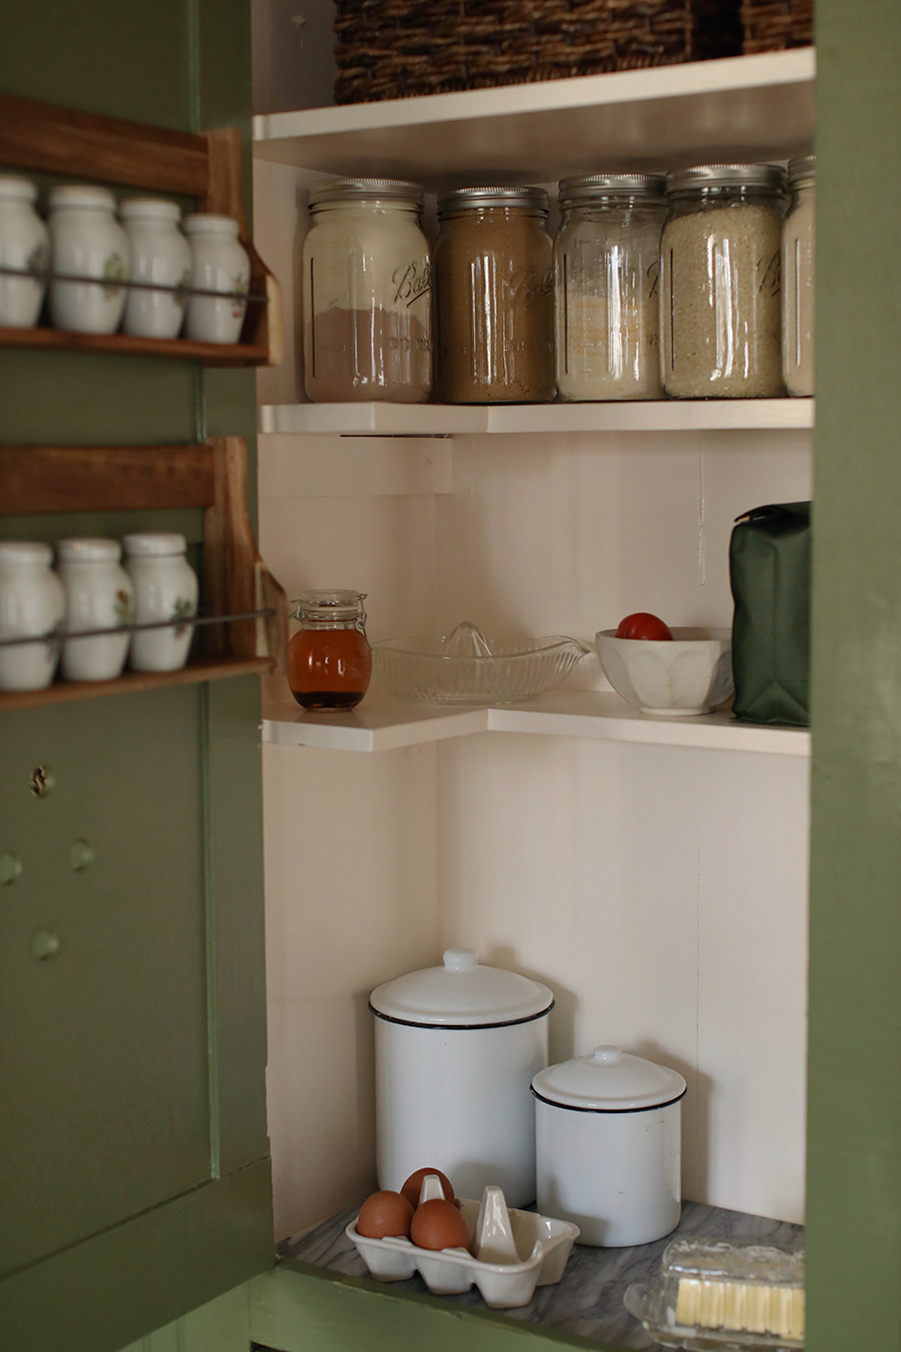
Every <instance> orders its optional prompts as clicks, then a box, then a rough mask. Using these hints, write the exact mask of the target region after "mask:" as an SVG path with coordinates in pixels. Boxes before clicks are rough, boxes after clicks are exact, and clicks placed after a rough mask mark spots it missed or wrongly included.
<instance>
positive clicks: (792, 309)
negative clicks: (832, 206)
mask: <svg viewBox="0 0 901 1352" xmlns="http://www.w3.org/2000/svg"><path fill="white" fill-rule="evenodd" d="M815 175H816V156H815V155H801V156H798V157H797V158H796V159H793V160H789V162H788V190H789V198H790V200H789V208H788V215H787V216H786V218H785V229H784V233H783V236H782V302H783V304H782V362H783V375H784V376H785V385H786V388H787V390H788V392H789V394H794V395H811V394H813V324H814V299H815V279H814V264H815V254H816V235H815V223H814V204H815V188H814V178H815Z"/></svg>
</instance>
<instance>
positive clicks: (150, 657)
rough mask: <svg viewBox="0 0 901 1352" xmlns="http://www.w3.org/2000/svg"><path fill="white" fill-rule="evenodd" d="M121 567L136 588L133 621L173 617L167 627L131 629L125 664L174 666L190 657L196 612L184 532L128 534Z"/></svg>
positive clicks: (151, 668) (194, 586) (150, 667)
mask: <svg viewBox="0 0 901 1352" xmlns="http://www.w3.org/2000/svg"><path fill="white" fill-rule="evenodd" d="M122 548H123V550H124V552H125V571H126V572H127V573H128V575H129V577H130V578H131V580H132V583H133V585H134V589H135V623H136V624H153V623H154V622H156V621H158V620H174V621H176V623H175V624H174V625H173V626H172V628H171V629H146V630H144V631H141V630H138V631H136V632H135V633H134V634H132V639H131V649H130V650H129V654H128V665H129V666H130V667H133V668H134V669H135V671H178V670H179V668H181V667H183V666H184V665H185V662H186V661H187V660H188V649H189V648H190V646H191V635H192V634H193V633H194V626H193V625H192V624H190V623H186V622H185V621H186V620H189V619H190V617H192V616H194V615H195V614H196V613H197V592H198V586H197V574H196V573H195V572H194V569H193V568H192V567H191V565H190V564H189V563H188V561H187V559H186V558H185V550H186V549H187V544H186V541H185V537H184V536H183V535H162V534H146V535H126V536H125V537H124V539H123V540H122Z"/></svg>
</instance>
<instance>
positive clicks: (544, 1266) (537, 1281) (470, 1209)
mask: <svg viewBox="0 0 901 1352" xmlns="http://www.w3.org/2000/svg"><path fill="white" fill-rule="evenodd" d="M433 1177H434V1176H430V1177H429V1178H427V1179H426V1182H425V1183H424V1184H423V1196H422V1199H421V1200H423V1201H424V1200H427V1195H426V1184H428V1183H429V1182H430V1181H431V1179H432V1178H433ZM434 1182H435V1183H437V1182H438V1180H437V1179H434ZM430 1193H431V1195H432V1196H443V1193H441V1192H440V1185H439V1188H438V1190H437V1191H432V1190H431V1189H430ZM459 1206H460V1213H461V1215H462V1216H463V1219H464V1220H465V1222H466V1226H467V1229H468V1230H469V1233H470V1236H471V1238H472V1241H474V1242H473V1248H474V1249H475V1252H476V1253H477V1254H478V1257H477V1258H473V1256H472V1254H471V1253H468V1252H467V1250H466V1249H439V1250H433V1249H420V1248H418V1247H417V1246H416V1245H415V1244H413V1243H411V1241H410V1240H409V1239H406V1238H400V1239H394V1238H387V1239H367V1238H366V1237H365V1236H364V1235H360V1234H358V1233H357V1229H356V1220H354V1221H352V1222H351V1223H350V1225H348V1227H347V1229H346V1231H345V1234H346V1235H347V1237H348V1239H350V1240H351V1241H352V1242H353V1243H354V1244H355V1245H356V1247H357V1251H358V1253H359V1254H360V1257H361V1258H362V1259H363V1262H364V1263H365V1264H366V1266H367V1267H368V1268H369V1271H370V1273H371V1274H372V1276H373V1277H374V1278H375V1279H376V1281H380V1282H399V1281H403V1280H404V1279H405V1278H407V1277H412V1276H413V1274H414V1272H418V1273H419V1275H420V1276H421V1277H422V1279H423V1281H424V1282H425V1284H426V1286H427V1287H428V1288H429V1290H430V1291H431V1292H432V1294H433V1295H435V1296H451V1295H459V1294H460V1293H461V1292H463V1291H468V1290H469V1288H470V1287H471V1286H473V1285H475V1286H477V1287H478V1288H479V1294H480V1295H481V1297H482V1299H483V1300H484V1302H485V1304H486V1305H488V1306H490V1307H491V1309H493V1310H509V1309H514V1308H515V1307H517V1306H520V1305H528V1303H529V1301H530V1300H531V1299H532V1297H533V1295H534V1294H535V1288H536V1286H552V1285H553V1284H554V1283H555V1282H559V1280H560V1278H561V1277H562V1276H563V1269H564V1268H565V1267H566V1260H567V1259H568V1258H569V1255H570V1252H571V1250H572V1246H573V1244H574V1243H575V1242H576V1240H577V1239H578V1238H579V1227H578V1226H577V1225H572V1224H570V1223H569V1222H568V1221H558V1220H553V1219H552V1218H551V1217H550V1216H538V1215H535V1214H534V1212H531V1211H508V1210H507V1205H506V1203H505V1201H504V1194H503V1192H502V1191H501V1189H500V1188H486V1189H485V1192H484V1195H483V1197H482V1201H481V1203H479V1202H472V1201H467V1200H465V1199H464V1198H460V1199H459Z"/></svg>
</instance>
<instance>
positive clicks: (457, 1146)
mask: <svg viewBox="0 0 901 1352" xmlns="http://www.w3.org/2000/svg"><path fill="white" fill-rule="evenodd" d="M553 1005H554V996H553V993H552V992H551V991H550V990H548V988H547V986H543V985H542V984H541V983H540V982H538V981H532V980H530V979H529V978H528V977H525V976H520V975H519V974H518V973H517V972H508V971H505V970H503V969H501V968H497V967H483V966H482V965H481V964H480V963H479V961H478V957H477V955H476V953H475V952H473V950H472V949H469V948H449V949H448V950H447V952H446V953H445V954H444V963H443V966H441V967H428V968H426V969H425V970H423V971H420V972H411V973H410V974H409V975H407V976H401V977H398V978H397V979H396V980H395V981H388V982H386V984H385V985H383V986H379V987H378V988H377V989H376V990H374V991H373V992H372V995H371V996H370V998H369V1008H370V1009H371V1010H372V1012H373V1013H374V1014H375V1016H376V1022H375V1076H376V1157H377V1167H378V1179H379V1187H380V1188H389V1189H392V1190H393V1191H398V1190H399V1189H400V1188H401V1186H402V1185H403V1183H404V1182H405V1180H406V1179H407V1178H408V1177H409V1175H410V1174H411V1173H413V1172H414V1170H416V1169H421V1168H424V1167H426V1166H431V1167H434V1168H436V1169H441V1170H442V1171H443V1172H444V1173H445V1174H447V1176H448V1177H449V1178H451V1179H452V1180H453V1184H454V1190H455V1191H456V1192H457V1193H458V1194H459V1195H460V1196H461V1197H481V1195H482V1189H483V1188H486V1187H491V1186H498V1187H501V1188H503V1190H504V1196H505V1198H506V1200H507V1203H508V1204H509V1205H510V1206H512V1207H521V1206H524V1205H526V1204H527V1203H529V1202H532V1201H534V1199H535V1114H534V1111H533V1108H532V1102H531V1097H530V1094H529V1086H530V1084H531V1081H532V1076H533V1075H534V1074H535V1073H536V1071H538V1070H540V1069H541V1067H542V1066H546V1065H547V1048H548V1015H549V1014H550V1012H551V1009H552V1008H553Z"/></svg>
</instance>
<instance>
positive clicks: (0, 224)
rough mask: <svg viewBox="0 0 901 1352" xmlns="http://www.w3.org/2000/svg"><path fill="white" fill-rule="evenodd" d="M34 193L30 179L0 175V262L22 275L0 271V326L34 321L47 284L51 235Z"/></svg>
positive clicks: (27, 325) (19, 325) (28, 324)
mask: <svg viewBox="0 0 901 1352" xmlns="http://www.w3.org/2000/svg"><path fill="white" fill-rule="evenodd" d="M37 195H38V190H37V187H36V186H35V184H34V183H32V182H31V180H30V179H27V178H16V177H14V176H13V175H12V174H0V263H2V264H3V266H4V267H6V268H15V269H16V270H17V271H19V272H22V273H23V274H24V276H21V277H16V276H13V275H11V274H10V273H0V325H4V326H7V327H9V328H12V329H27V328H31V327H32V325H34V324H36V323H37V319H38V315H39V314H40V311H41V302H42V301H43V299H44V291H45V289H46V285H47V283H46V280H45V277H44V274H45V272H46V269H47V264H48V263H49V261H50V237H49V235H48V234H47V227H46V225H45V224H44V222H43V221H42V220H41V218H40V216H39V215H38V214H37V212H36V211H35V209H34V203H35V200H36V199H37ZM29 273H30V274H32V275H31V276H29Z"/></svg>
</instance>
